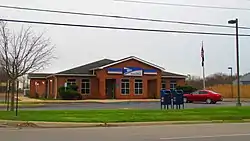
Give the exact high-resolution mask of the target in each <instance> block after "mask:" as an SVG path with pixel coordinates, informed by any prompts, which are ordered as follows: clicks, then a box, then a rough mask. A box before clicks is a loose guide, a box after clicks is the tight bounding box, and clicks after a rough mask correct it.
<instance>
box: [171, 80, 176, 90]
mask: <svg viewBox="0 0 250 141" xmlns="http://www.w3.org/2000/svg"><path fill="white" fill-rule="evenodd" d="M176 86H177V83H176V81H175V80H171V81H170V90H174V89H175V88H176Z"/></svg>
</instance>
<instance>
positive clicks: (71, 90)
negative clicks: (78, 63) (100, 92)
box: [58, 87, 82, 100]
mask: <svg viewBox="0 0 250 141" xmlns="http://www.w3.org/2000/svg"><path fill="white" fill-rule="evenodd" d="M77 89H78V87H66V88H65V87H60V88H59V90H58V92H59V95H60V97H61V99H63V100H80V99H82V95H81V94H79V93H78V92H77Z"/></svg>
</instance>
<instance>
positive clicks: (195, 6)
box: [114, 0, 250, 11]
mask: <svg viewBox="0 0 250 141" xmlns="http://www.w3.org/2000/svg"><path fill="white" fill-rule="evenodd" d="M114 1H119V2H129V3H141V4H154V5H166V6H180V7H192V8H210V9H226V10H245V11H249V10H250V8H238V7H222V6H206V5H190V4H173V3H165V2H164V3H163V2H146V1H139V0H138V1H134V0H114Z"/></svg>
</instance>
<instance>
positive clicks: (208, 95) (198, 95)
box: [184, 90, 222, 104]
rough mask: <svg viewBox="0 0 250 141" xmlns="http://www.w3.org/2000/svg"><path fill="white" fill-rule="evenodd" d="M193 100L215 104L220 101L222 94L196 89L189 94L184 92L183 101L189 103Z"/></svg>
mask: <svg viewBox="0 0 250 141" xmlns="http://www.w3.org/2000/svg"><path fill="white" fill-rule="evenodd" d="M193 101H200V102H206V103H207V104H215V103H216V102H218V101H222V96H221V94H219V93H216V92H214V91H211V90H198V91H195V92H193V93H190V94H184V102H185V103H190V102H193Z"/></svg>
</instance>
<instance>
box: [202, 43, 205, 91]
mask: <svg viewBox="0 0 250 141" xmlns="http://www.w3.org/2000/svg"><path fill="white" fill-rule="evenodd" d="M204 54H205V53H204V48H203V41H202V74H203V89H204V90H205V89H206V80H205V79H206V77H205V63H204V62H205V61H204V60H205V59H204V58H205V55H204Z"/></svg>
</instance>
